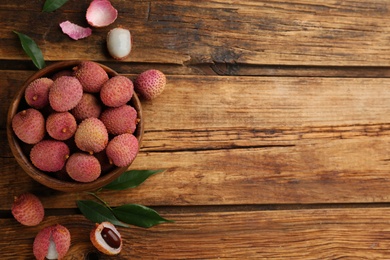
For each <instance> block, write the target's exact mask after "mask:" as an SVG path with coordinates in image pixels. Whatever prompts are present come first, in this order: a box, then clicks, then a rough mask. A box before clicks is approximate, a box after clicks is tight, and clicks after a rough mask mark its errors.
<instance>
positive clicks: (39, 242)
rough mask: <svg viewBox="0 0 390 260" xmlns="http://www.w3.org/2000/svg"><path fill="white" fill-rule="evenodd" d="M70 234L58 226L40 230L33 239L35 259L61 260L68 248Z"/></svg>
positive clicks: (64, 228)
mask: <svg viewBox="0 0 390 260" xmlns="http://www.w3.org/2000/svg"><path fill="white" fill-rule="evenodd" d="M70 241H71V237H70V232H69V230H68V229H67V228H66V227H64V226H62V225H59V224H56V225H53V226H48V227H45V228H44V229H42V230H41V231H40V232H39V233H38V234H37V235H36V237H35V239H34V243H33V253H34V256H35V257H36V259H38V260H44V259H63V258H64V257H65V255H66V253H67V252H68V250H69V247H70Z"/></svg>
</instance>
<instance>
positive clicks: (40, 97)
mask: <svg viewBox="0 0 390 260" xmlns="http://www.w3.org/2000/svg"><path fill="white" fill-rule="evenodd" d="M52 85H53V80H52V79H49V78H46V77H43V78H38V79H35V80H34V81H32V82H31V83H30V84H29V85H28V86H27V87H26V90H25V92H24V97H25V99H26V102H27V104H28V105H30V106H31V107H33V108H36V109H42V108H44V107H45V106H47V105H48V104H49V89H50V87H51V86H52Z"/></svg>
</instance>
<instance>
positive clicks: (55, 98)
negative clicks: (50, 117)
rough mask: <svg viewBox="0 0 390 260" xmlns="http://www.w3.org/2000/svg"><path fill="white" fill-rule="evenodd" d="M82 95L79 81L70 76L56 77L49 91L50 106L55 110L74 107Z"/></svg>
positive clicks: (62, 110)
mask: <svg viewBox="0 0 390 260" xmlns="http://www.w3.org/2000/svg"><path fill="white" fill-rule="evenodd" d="M82 96H83V87H82V86H81V83H80V81H78V79H76V78H75V77H72V76H61V77H59V78H57V79H56V80H55V81H54V83H53V85H52V87H51V88H50V91H49V102H50V106H51V107H52V108H53V109H54V110H55V111H57V112H65V111H68V110H70V109H72V108H74V107H75V106H76V105H77V103H79V101H80V100H81V97H82Z"/></svg>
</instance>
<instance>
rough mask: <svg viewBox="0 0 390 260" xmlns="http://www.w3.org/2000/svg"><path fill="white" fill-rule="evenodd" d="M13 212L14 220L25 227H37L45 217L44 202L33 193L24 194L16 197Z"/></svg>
mask: <svg viewBox="0 0 390 260" xmlns="http://www.w3.org/2000/svg"><path fill="white" fill-rule="evenodd" d="M11 210H12V215H13V216H14V218H15V219H16V220H17V221H18V222H19V223H21V224H22V225H25V226H36V225H38V224H39V223H41V222H42V220H43V218H44V216H45V210H44V208H43V205H42V202H41V201H40V199H39V198H38V197H37V196H35V195H34V194H31V193H23V194H21V195H20V196H18V197H15V200H14V203H13V204H12V209H11Z"/></svg>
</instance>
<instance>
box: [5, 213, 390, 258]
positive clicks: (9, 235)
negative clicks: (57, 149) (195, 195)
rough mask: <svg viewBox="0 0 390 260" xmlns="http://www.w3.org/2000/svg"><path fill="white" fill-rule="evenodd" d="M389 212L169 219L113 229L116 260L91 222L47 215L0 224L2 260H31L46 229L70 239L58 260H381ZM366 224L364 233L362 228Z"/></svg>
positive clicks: (171, 216)
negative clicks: (96, 244)
mask: <svg viewBox="0 0 390 260" xmlns="http://www.w3.org/2000/svg"><path fill="white" fill-rule="evenodd" d="M389 215H390V211H389V209H388V208H371V209H361V208H357V209H331V210H330V209H313V210H277V211H240V212H212V213H207V212H203V213H202V212H198V213H176V214H174V213H170V214H164V216H165V217H167V218H169V219H173V220H175V223H172V224H162V225H159V226H155V227H153V228H150V229H141V228H130V229H126V228H119V231H120V233H121V235H122V238H123V243H124V248H123V250H122V252H121V254H120V255H118V256H114V257H108V256H104V255H101V254H100V253H98V252H97V251H96V249H94V248H93V246H92V245H91V243H90V242H89V232H90V230H91V229H92V227H93V224H92V223H91V222H89V221H88V220H85V219H84V218H83V217H81V216H77V215H69V216H59V217H52V216H51V217H46V218H45V220H44V222H43V223H42V224H40V225H39V226H37V227H30V228H25V227H22V226H21V225H20V224H18V223H16V221H15V220H5V219H1V220H0V225H1V226H2V227H3V234H4V239H3V240H2V242H0V246H1V248H2V250H1V252H0V256H1V257H2V258H3V259H5V258H6V259H11V258H14V259H15V258H18V259H31V258H32V257H33V256H32V249H31V248H32V243H33V240H34V237H35V235H36V233H37V232H38V231H39V230H40V229H41V228H42V227H44V226H48V225H52V224H57V223H60V224H62V225H64V226H66V227H67V228H68V229H69V230H70V232H71V236H72V244H71V248H70V250H69V252H68V255H67V256H66V257H65V258H64V259H66V260H67V259H88V258H86V256H88V255H90V256H92V255H93V256H95V258H94V259H96V257H97V258H98V259H129V258H130V259H137V258H142V259H227V258H228V259H243V258H245V259H248V258H257V259H342V258H346V259H386V258H387V256H388V255H389V253H390V251H389V247H390V242H389V241H390V230H389V224H390V218H389V217H388V216H389ZM367 226H369V227H370V228H367Z"/></svg>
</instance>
